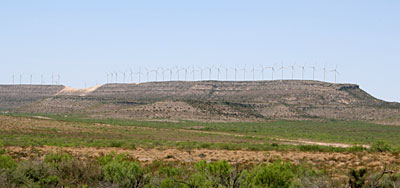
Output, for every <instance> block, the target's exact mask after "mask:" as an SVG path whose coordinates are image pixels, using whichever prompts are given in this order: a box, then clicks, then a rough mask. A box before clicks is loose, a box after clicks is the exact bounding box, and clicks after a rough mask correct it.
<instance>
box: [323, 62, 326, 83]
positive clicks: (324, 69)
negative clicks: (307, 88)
mask: <svg viewBox="0 0 400 188" xmlns="http://www.w3.org/2000/svg"><path fill="white" fill-rule="evenodd" d="M322 70H323V71H324V82H325V81H326V65H325V67H324V68H322Z"/></svg>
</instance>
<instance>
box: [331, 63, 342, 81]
mask: <svg viewBox="0 0 400 188" xmlns="http://www.w3.org/2000/svg"><path fill="white" fill-rule="evenodd" d="M337 67H338V66H337V65H336V67H335V69H333V70H331V72H334V74H335V83H337V82H336V76H337V75H338V74H340V73H339V71H338V70H337Z"/></svg>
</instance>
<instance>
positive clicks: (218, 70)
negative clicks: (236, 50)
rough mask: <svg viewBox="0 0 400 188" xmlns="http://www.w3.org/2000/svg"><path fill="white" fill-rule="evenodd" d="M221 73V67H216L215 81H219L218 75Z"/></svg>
mask: <svg viewBox="0 0 400 188" xmlns="http://www.w3.org/2000/svg"><path fill="white" fill-rule="evenodd" d="M220 73H221V65H220V66H219V67H217V80H219V74H220Z"/></svg>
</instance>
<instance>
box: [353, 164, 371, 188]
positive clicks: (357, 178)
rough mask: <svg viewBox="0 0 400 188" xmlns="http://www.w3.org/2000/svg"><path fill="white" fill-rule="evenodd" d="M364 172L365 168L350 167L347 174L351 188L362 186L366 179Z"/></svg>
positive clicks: (365, 171)
mask: <svg viewBox="0 0 400 188" xmlns="http://www.w3.org/2000/svg"><path fill="white" fill-rule="evenodd" d="M366 174H367V170H366V169H359V170H354V169H352V170H351V171H350V174H349V186H350V187H351V188H363V187H364V185H365V184H366V181H367V180H366Z"/></svg>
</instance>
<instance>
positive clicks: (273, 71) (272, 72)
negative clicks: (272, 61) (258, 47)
mask: <svg viewBox="0 0 400 188" xmlns="http://www.w3.org/2000/svg"><path fill="white" fill-rule="evenodd" d="M267 68H268V69H271V75H272V80H274V73H275V65H274V66H273V67H267Z"/></svg>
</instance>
